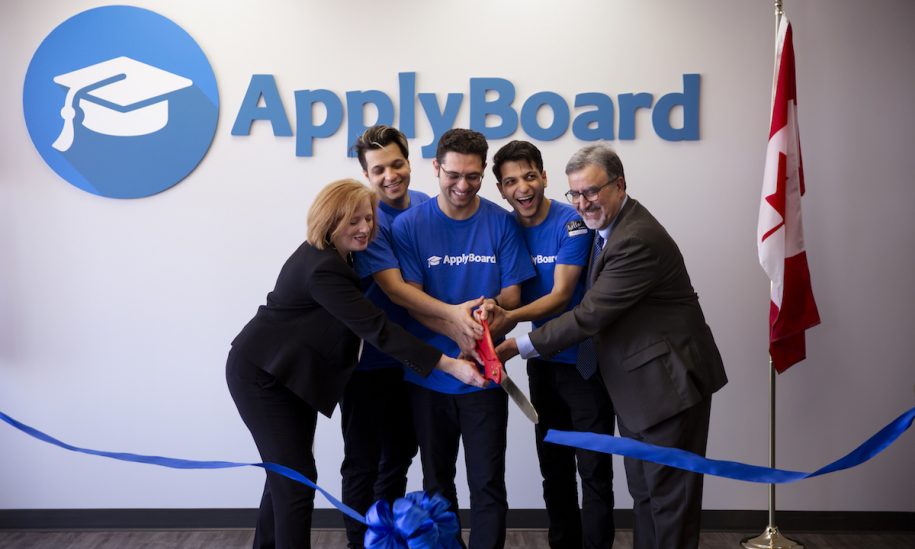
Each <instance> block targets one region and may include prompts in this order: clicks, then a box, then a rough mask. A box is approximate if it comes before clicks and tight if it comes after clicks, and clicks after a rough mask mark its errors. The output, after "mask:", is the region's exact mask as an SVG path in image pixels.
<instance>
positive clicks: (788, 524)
mask: <svg viewBox="0 0 915 549" xmlns="http://www.w3.org/2000/svg"><path fill="white" fill-rule="evenodd" d="M256 518H257V509H0V530H118V529H154V530H156V529H211V528H215V529H221V528H253V527H254V523H255V520H256ZM614 519H615V520H616V525H617V527H618V528H622V529H628V528H632V511H631V510H627V509H619V510H616V511H614ZM777 519H778V526H779V528H781V529H782V530H784V531H786V532H874V531H880V532H915V513H909V512H885V511H874V512H872V511H779V513H778V516H777ZM461 521H462V522H463V524H469V523H470V514H469V513H468V511H466V510H463V509H462V510H461ZM313 524H314V527H315V528H342V527H343V519H342V515H341V514H340V512H339V511H336V510H334V509H316V510H315V513H314V519H313ZM767 524H768V512H766V511H747V510H732V511H725V510H704V511H702V529H703V530H708V531H722V530H723V531H741V532H756V531H759V532H762V531H763V530H764V529H765V527H766V525H767ZM508 527H509V528H518V529H541V528H546V527H547V516H546V511H544V510H543V509H511V510H509V511H508Z"/></svg>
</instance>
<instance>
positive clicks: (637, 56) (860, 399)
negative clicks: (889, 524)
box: [0, 0, 915, 512]
mask: <svg viewBox="0 0 915 549" xmlns="http://www.w3.org/2000/svg"><path fill="white" fill-rule="evenodd" d="M134 4H136V5H140V6H143V7H148V8H150V9H153V10H155V11H157V12H159V13H161V14H163V15H165V16H166V17H169V18H171V19H172V20H173V21H175V22H176V23H177V24H179V25H181V26H182V27H183V28H184V29H185V30H187V31H188V32H189V33H190V34H191V35H192V36H193V37H194V38H195V39H196V40H197V42H198V43H199V44H200V45H201V46H202V48H203V49H204V51H205V52H206V54H207V56H208V57H209V60H210V62H211V64H212V66H213V68H214V71H215V73H216V77H217V80H218V82H219V86H220V100H221V109H220V121H219V126H218V129H217V131H216V138H215V140H214V142H213V145H212V148H211V149H210V151H209V154H208V155H207V157H206V158H205V159H204V161H203V162H202V163H201V164H200V166H199V167H198V169H197V170H196V171H195V172H194V173H192V174H191V175H190V176H189V177H188V178H187V179H185V180H184V181H183V182H182V183H180V184H179V185H177V186H176V187H174V188H172V189H170V190H168V191H166V192H163V193H161V194H159V195H156V196H153V197H150V198H145V199H139V200H113V199H106V198H100V197H97V196H94V195H90V194H87V193H85V192H83V191H80V190H78V189H76V188H75V187H72V186H71V185H69V184H67V183H66V182H65V181H63V180H62V179H60V178H59V177H57V176H56V174H55V173H53V172H52V171H51V170H50V169H49V168H48V167H47V166H46V165H45V163H44V162H43V161H42V159H41V158H40V156H39V155H38V154H37V152H36V151H35V149H34V148H33V146H32V144H31V142H30V140H29V137H28V133H27V131H26V128H25V123H24V120H23V116H22V114H21V113H22V102H21V99H22V82H23V79H24V76H25V71H26V68H27V66H28V63H29V60H30V59H31V56H32V54H33V53H34V51H35V49H36V48H37V46H38V45H39V44H40V43H41V40H42V39H43V38H44V37H45V36H46V35H47V34H48V33H49V32H50V31H51V30H52V29H53V28H54V27H55V26H56V25H58V24H59V23H60V22H62V21H63V20H65V19H67V18H69V17H71V16H72V15H74V14H76V13H78V12H80V11H82V10H84V9H88V8H90V7H95V6H96V5H99V4H98V3H96V2H85V1H68V2H64V1H57V0H55V1H50V0H48V1H44V2H31V3H25V2H9V3H6V4H5V5H4V9H3V11H4V16H3V17H2V18H0V51H3V55H2V57H0V74H3V75H4V78H3V79H0V97H2V102H3V104H4V105H5V108H4V109H3V110H2V112H3V115H2V120H3V125H2V128H0V410H3V411H4V412H6V413H8V414H10V415H12V416H13V417H16V418H18V419H20V420H22V421H25V422H27V423H31V424H33V425H35V426H37V427H39V428H42V429H45V430H47V431H48V432H50V433H51V434H53V435H56V436H58V437H60V438H62V439H64V440H65V441H67V442H71V443H74V444H77V445H81V446H87V447H92V448H100V449H109V450H121V451H132V452H138V453H155V454H162V455H169V456H181V457H188V458H197V459H230V460H242V461H244V460H250V461H256V460H257V454H256V452H255V449H254V445H253V443H252V442H251V439H250V436H249V434H248V433H247V431H246V430H245V428H244V426H243V424H242V422H241V421H240V420H239V418H238V415H237V413H236V411H235V408H234V406H233V404H232V401H231V399H230V398H229V394H228V391H227V390H226V387H225V381H224V374H223V367H224V360H225V355H226V352H227V350H228V344H229V342H230V341H231V339H232V337H233V336H234V335H235V334H236V333H237V331H238V330H239V329H240V328H241V326H242V325H243V324H244V323H245V322H246V321H247V320H248V318H249V317H250V316H251V315H252V314H253V313H254V311H255V309H256V307H257V306H258V305H259V304H260V303H262V301H263V299H264V296H265V295H266V293H267V292H268V291H269V290H270V289H271V288H272V284H273V282H274V278H275V276H276V273H277V272H278V270H279V267H280V266H281V264H282V262H283V261H284V260H285V258H286V257H287V256H288V254H289V253H290V252H291V251H292V250H293V249H294V247H295V246H296V245H297V244H298V243H299V242H300V241H301V240H302V239H303V237H304V232H305V212H306V210H307V208H308V205H309V204H310V202H311V200H312V198H313V197H314V196H315V194H316V193H317V191H318V189H319V188H320V187H321V186H322V185H323V184H324V183H326V182H328V181H330V180H332V179H337V178H339V177H342V176H350V175H352V176H358V174H359V170H358V164H357V163H356V161H355V160H352V159H347V158H346V157H345V156H344V155H343V154H342V151H343V150H344V146H345V145H344V141H345V132H344V131H342V130H341V131H340V132H339V133H338V134H337V135H336V136H334V138H332V139H328V140H324V141H322V142H319V143H318V144H317V145H316V153H317V154H316V156H315V157H313V158H297V157H296V156H295V154H294V140H293V138H288V137H286V138H276V137H274V136H273V135H272V134H271V132H270V131H269V125H267V124H265V123H264V124H259V125H256V126H255V128H254V131H253V134H252V135H251V136H250V137H233V136H231V135H230V133H229V132H230V129H231V126H232V123H233V122H234V118H235V114H236V112H237V109H238V106H239V105H240V102H241V99H242V97H243V95H244V92H245V89H246V86H247V83H248V80H249V78H250V75H251V74H254V73H272V74H274V75H276V79H277V83H278V85H279V87H280V91H281V93H282V95H283V100H284V102H285V104H286V107H287V109H288V112H289V115H290V118H292V117H293V115H294V108H293V105H294V102H293V91H294V90H296V89H308V88H322V87H326V88H330V89H333V90H334V91H336V92H337V93H339V94H342V93H343V92H344V91H346V90H352V89H370V88H378V89H382V90H385V91H386V92H388V93H389V94H391V95H392V96H396V92H397V73H398V72H400V71H415V72H417V74H418V77H417V87H418V88H419V91H429V92H437V93H439V94H440V96H441V95H444V94H445V93H446V92H451V91H458V92H465V93H466V92H467V91H468V80H469V78H470V77H476V76H497V77H503V78H507V79H509V80H511V81H512V82H513V83H514V84H515V86H516V88H517V91H518V95H519V97H522V98H523V97H527V96H528V95H530V94H531V93H533V92H535V91H541V90H551V91H556V92H559V93H560V94H562V95H563V96H564V97H566V98H571V97H573V96H574V95H575V94H576V93H580V92H585V91H603V92H605V93H608V94H610V95H612V96H614V97H615V96H616V94H618V93H623V92H638V91H649V92H653V93H655V94H656V97H657V95H658V94H663V93H667V92H668V91H675V90H679V87H680V85H681V84H680V79H681V75H682V74H683V73H693V72H695V73H700V74H701V75H702V95H701V109H702V110H701V115H700V121H701V136H702V138H701V140H700V141H698V142H687V143H670V142H665V141H662V140H661V139H660V138H658V137H657V136H656V135H655V134H654V132H653V131H652V129H651V126H650V118H648V117H644V118H641V119H640V121H639V125H638V134H637V136H638V138H637V139H636V140H635V141H629V142H621V143H617V145H618V149H619V151H620V154H621V156H622V159H623V161H624V163H625V166H626V170H627V175H628V178H627V179H628V181H629V190H630V193H631V195H632V196H634V197H636V198H637V199H639V200H641V201H642V202H644V204H646V205H647V207H648V208H649V209H651V210H652V211H653V213H655V215H656V216H657V217H658V218H659V219H660V220H662V222H663V223H664V224H665V225H666V226H667V228H668V230H669V231H670V232H671V233H672V235H673V236H674V237H675V238H676V240H677V241H678V242H679V244H680V246H681V248H682V250H683V253H684V255H685V257H686V260H687V265H688V267H689V269H690V272H691V275H692V279H693V283H694V285H695V287H696V289H697V291H698V292H699V294H700V298H701V301H702V305H703V308H704V309H705V312H706V315H707V317H708V320H709V323H710V325H711V326H712V329H713V331H714V332H715V335H716V338H717V341H718V343H719V345H720V347H721V351H722V354H723V356H724V359H725V362H726V365H727V369H728V375H729V377H730V380H731V381H730V383H729V384H728V385H727V386H726V387H725V388H724V389H723V390H722V391H721V392H719V393H718V394H717V395H716V397H715V402H714V406H713V410H712V426H711V437H710V442H709V451H708V453H709V456H711V457H715V458H720V459H731V460H739V461H746V462H750V463H755V464H761V465H764V464H766V460H767V437H768V435H767V416H768V404H767V403H768V400H767V393H766V387H767V379H768V377H767V354H766V349H767V340H766V333H767V324H766V322H767V314H768V303H767V301H768V286H767V280H766V278H765V276H764V274H763V273H762V271H761V269H760V268H759V266H758V264H757V260H756V247H755V244H754V241H755V230H756V216H757V211H758V201H759V192H760V185H761V177H762V168H763V158H764V154H765V148H766V139H767V135H768V131H767V130H768V126H767V125H768V110H769V91H770V86H771V66H772V47H773V40H774V37H773V34H774V28H773V27H774V23H773V17H772V13H771V5H772V2H770V1H764V0H757V1H755V2H749V1H743V2H730V1H724V0H700V1H696V2H676V1H672V0H670V1H654V2H622V1H604V0H587V1H581V2H572V3H562V4H560V3H557V2H546V1H522V0H505V1H501V2H484V1H482V0H468V1H465V2H461V3H459V4H455V3H433V2H420V1H418V0H416V1H401V2H396V3H377V2H355V3H354V2H340V3H332V2H299V1H292V0H287V1H282V2H281V1H274V2H258V3H255V2H237V3H225V2H216V1H211V0H207V1H197V2H179V1H161V2H151V1H145V0H137V1H135V2H134ZM786 8H787V10H788V14H789V16H790V17H791V19H792V22H793V24H794V28H795V36H796V47H797V52H798V73H799V75H798V78H799V82H798V88H799V89H798V93H799V118H800V128H801V137H802V143H803V147H804V149H803V151H804V160H805V171H806V176H807V185H808V191H809V192H808V195H807V197H806V199H805V202H804V215H805V219H804V222H805V223H804V224H805V230H806V241H807V246H808V250H809V252H808V255H809V259H810V267H811V271H812V275H813V283H814V291H815V294H816V297H817V300H818V304H819V308H820V313H821V316H822V319H823V323H822V325H821V326H820V327H818V328H815V329H814V330H812V331H811V332H810V333H809V335H808V356H809V358H808V360H807V361H805V362H803V363H801V364H800V365H798V366H796V367H795V368H793V369H791V370H789V371H788V372H787V373H786V374H784V375H782V376H780V377H779V380H778V420H779V428H778V442H779V451H778V454H779V456H778V464H779V465H780V466H782V467H785V468H789V469H795V470H812V469H814V468H816V467H819V466H821V465H823V464H825V463H827V462H829V461H831V460H833V459H835V458H837V457H839V456H841V455H843V454H844V453H846V452H847V451H849V450H850V449H852V448H853V447H854V446H856V445H857V444H858V443H859V442H861V441H862V440H863V439H864V438H866V437H867V436H869V435H871V434H872V433H873V432H875V431H876V430H877V429H878V428H880V427H882V426H883V425H884V424H885V423H887V422H888V421H889V420H890V419H892V418H894V417H896V415H898V414H899V413H901V412H902V411H904V410H906V409H908V408H909V407H911V406H912V405H913V403H915V399H913V383H915V369H913V367H912V359H911V351H912V348H913V344H912V334H913V333H915V321H913V318H912V314H911V311H913V310H915V292H913V290H912V286H911V283H910V278H911V273H912V271H913V268H915V261H913V235H915V216H913V213H915V190H913V174H915V155H913V154H912V153H911V150H910V149H911V146H912V144H913V143H915V111H913V109H912V106H911V101H912V97H913V93H915V64H913V63H912V61H911V57H912V54H913V53H915V35H913V33H912V32H911V29H910V24H911V22H912V21H913V20H915V17H913V16H915V4H913V3H911V2H909V1H907V0H898V1H890V0H883V1H879V2H874V3H870V4H861V3H860V2H851V1H848V0H842V1H828V0H807V1H805V2H794V1H790V0H789V1H788V2H786ZM465 101H466V100H465ZM395 104H396V103H395ZM467 117H468V112H467V106H466V103H465V105H464V107H463V108H462V110H461V113H460V116H459V119H458V125H466V124H467V120H468V118H467ZM417 128H418V133H419V135H418V136H417V139H416V140H414V141H413V143H412V144H411V146H412V149H411V151H412V153H413V157H414V160H413V168H414V177H413V180H414V185H415V188H418V189H420V190H423V191H426V192H429V193H433V194H434V193H435V192H436V188H435V186H434V180H433V179H432V177H431V176H432V171H431V166H430V163H429V161H427V160H424V159H422V158H421V157H420V154H419V147H420V146H422V145H425V144H427V143H428V142H429V141H430V140H431V132H430V130H429V127H428V125H426V124H424V122H423V119H422V118H421V117H420V116H417ZM516 137H519V138H522V137H523V135H522V134H520V133H519V134H517V135H516ZM503 143H504V141H498V142H493V143H492V144H491V147H492V148H491V150H492V151H493V152H494V151H495V150H496V149H497V148H498V147H499V146H501V145H502V144H503ZM582 145H583V143H582V142H579V141H577V140H576V139H575V138H574V137H573V136H572V134H571V132H569V133H568V134H566V135H565V136H563V137H562V138H561V139H559V140H557V141H554V142H551V143H542V150H543V152H544V156H545V159H546V163H547V166H546V169H547V172H548V174H549V175H550V176H551V186H550V189H549V194H550V196H552V197H554V198H560V197H561V193H562V192H563V191H564V190H565V180H564V177H563V176H562V172H563V167H564V163H565V161H566V160H567V159H568V157H569V156H570V155H571V153H572V152H573V151H575V150H576V149H577V148H578V147H580V146H582ZM483 195H484V196H486V197H488V198H491V199H499V197H498V194H497V192H496V191H495V188H494V185H493V182H492V179H491V175H490V176H488V177H487V179H486V180H484V191H483ZM509 368H510V370H511V371H512V373H513V374H514V376H515V377H516V378H520V379H521V380H522V381H523V380H524V375H523V366H522V364H521V363H520V362H517V361H514V362H512V363H510V364H509ZM509 430H510V432H509V446H510V448H509V453H508V463H509V471H508V474H507V483H508V489H509V494H510V505H511V506H512V507H514V508H537V507H542V500H541V498H540V487H539V480H538V479H539V476H538V475H539V473H538V469H537V466H536V459H535V458H534V444H533V433H532V429H531V426H530V425H529V424H528V423H527V422H526V420H525V419H524V418H523V416H521V415H520V414H518V413H515V411H513V412H512V414H511V418H510V425H509ZM912 437H913V435H912V434H911V433H909V434H906V435H905V436H903V438H902V439H901V440H900V441H899V442H898V443H897V444H896V445H895V446H893V447H891V448H889V449H888V450H887V451H886V452H885V453H884V454H882V455H881V456H879V457H878V458H877V459H876V460H874V461H873V462H870V463H868V464H866V465H864V466H862V467H859V468H857V469H854V470H852V471H846V472H841V473H838V474H834V475H830V476H827V477H825V478H819V479H816V480H812V481H807V482H802V483H800V484H797V485H789V486H786V487H784V488H781V489H780V490H779V509H782V510H851V511H910V512H911V511H915V495H913V494H915V480H913V478H915V477H913V475H912V473H911V468H912V463H915V444H913V438H912ZM0 448H2V451H0V486H3V489H2V490H0V508H7V509H25V508H39V509H40V508H143V507H150V508H161V507H164V508H168V507H174V508H187V507H254V506H256V505H257V502H258V499H259V496H260V488H261V485H262V475H263V473H262V472H261V471H260V470H254V469H251V470H227V471H219V472H207V471H200V472H195V471H174V470H168V469H160V468H156V467H149V466H141V465H134V464H125V463H120V462H114V461H110V460H105V459H100V458H95V457H89V456H82V455H77V454H72V453H69V452H65V451H63V450H60V449H57V448H53V447H51V446H48V445H46V444H43V443H39V442H37V441H34V440H32V439H30V438H28V437H26V436H24V435H22V434H20V433H18V432H16V431H14V430H12V429H10V428H6V427H0ZM316 454H317V458H318V467H319V470H320V475H321V477H320V479H319V482H320V483H321V484H322V485H323V486H325V487H326V488H328V489H330V490H331V491H333V492H337V493H339V476H338V473H337V471H338V469H339V463H340V460H341V458H342V455H341V454H342V443H341V440H340V435H339V425H338V422H337V418H336V417H335V418H334V419H332V420H329V421H328V420H326V419H322V420H321V421H319V426H318V438H317V443H316ZM623 478H624V474H623V470H622V464H621V462H617V468H616V480H617V481H616V493H617V498H618V499H617V501H618V506H619V507H621V508H623V507H627V506H628V505H629V504H630V503H631V501H630V499H629V497H628V495H627V494H626V489H625V483H624V481H623ZM419 480H420V472H419V470H418V468H416V467H414V470H413V471H412V477H411V485H412V486H413V487H418V486H419ZM461 483H463V476H462V477H461ZM461 498H462V504H463V505H464V506H466V505H467V504H468V501H467V497H466V489H463V488H462V489H461ZM318 505H319V506H326V505H327V504H326V502H324V501H323V500H321V499H320V498H319V501H318ZM765 506H766V489H765V487H764V486H758V485H748V484H742V483H738V482H732V481H725V480H720V479H714V478H710V479H708V481H707V483H706V494H705V508H707V509H762V508H765Z"/></svg>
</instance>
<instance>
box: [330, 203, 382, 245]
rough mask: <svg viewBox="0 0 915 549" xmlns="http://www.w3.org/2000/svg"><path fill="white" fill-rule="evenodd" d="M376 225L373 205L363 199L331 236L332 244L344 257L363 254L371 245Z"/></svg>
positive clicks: (342, 220) (341, 221)
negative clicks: (358, 253)
mask: <svg viewBox="0 0 915 549" xmlns="http://www.w3.org/2000/svg"><path fill="white" fill-rule="evenodd" d="M374 224H375V211H374V210H373V209H372V203H371V202H370V201H369V200H368V199H363V200H362V201H361V202H360V204H359V207H357V208H356V210H355V211H354V212H353V215H352V216H350V217H349V218H344V219H341V220H340V223H339V225H337V229H336V230H335V234H334V235H333V236H331V242H332V243H333V245H334V247H335V248H337V252H339V253H340V255H341V256H343V257H346V255H347V254H349V253H352V252H361V251H363V250H365V249H366V247H368V245H369V240H370V237H371V235H372V227H373V226H374Z"/></svg>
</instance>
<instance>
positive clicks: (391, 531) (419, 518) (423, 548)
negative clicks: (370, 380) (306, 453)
mask: <svg viewBox="0 0 915 549" xmlns="http://www.w3.org/2000/svg"><path fill="white" fill-rule="evenodd" d="M0 419H2V420H3V421H5V422H6V423H8V424H10V425H12V426H13V427H15V428H16V429H19V430H20V431H22V432H23V433H25V434H27V435H29V436H32V437H34V438H37V439H38V440H41V441H44V442H47V443H48V444H53V445H54V446H58V447H60V448H63V449H65V450H70V451H71V452H79V453H81V454H89V455H92V456H101V457H106V458H111V459H117V460H120V461H131V462H134V463H146V464H150V465H159V466H161V467H170V468H172V469H230V468H234V467H260V468H262V469H266V470H267V471H272V472H274V473H277V474H279V475H283V476H284V477H286V478H289V479H292V480H294V481H296V482H300V483H302V484H304V485H305V486H308V487H310V488H314V489H315V490H317V491H318V492H321V494H322V495H323V496H324V497H325V498H327V501H329V502H331V503H332V504H333V506H334V507H336V508H337V509H339V510H340V511H342V512H344V513H346V514H347V515H349V516H350V517H352V518H354V519H355V520H358V521H359V522H361V523H363V524H365V525H367V526H368V531H367V532H366V535H365V536H366V537H365V546H366V548H367V549H456V548H459V547H460V544H459V543H458V541H457V539H458V538H457V536H458V534H459V531H460V527H459V526H458V521H457V516H456V515H455V514H454V513H452V512H451V511H449V510H448V507H449V505H450V504H449V502H448V500H447V499H445V498H444V497H442V496H440V495H438V494H436V495H434V496H429V495H428V494H426V493H425V492H412V493H410V494H407V496H406V497H405V498H401V499H398V500H397V501H395V502H394V511H393V512H392V511H391V506H390V505H389V504H388V503H387V502H386V501H379V502H376V503H375V504H374V505H372V507H371V508H370V509H369V511H368V513H367V517H363V516H362V515H361V514H359V513H358V512H356V511H355V510H353V508H351V507H349V506H348V505H346V504H345V503H343V502H342V501H339V500H338V499H337V498H335V497H334V496H332V495H331V494H330V493H329V492H327V491H326V490H324V489H323V488H321V487H320V486H318V485H317V484H315V483H314V482H313V481H312V480H311V479H309V478H308V477H306V476H305V475H303V474H302V473H299V472H298V471H296V470H294V469H290V468H289V467H286V466H285V465H279V464H277V463H270V462H265V463H240V462H236V461H199V460H193V459H180V458H170V457H163V456H147V455H142V454H130V453H125V452H105V451H102V450H92V449H90V448H80V447H79V446H73V445H72V444H67V443H66V442H63V441H60V440H58V439H56V438H54V437H52V436H50V435H48V434H46V433H43V432H41V431H39V430H38V429H35V428H34V427H30V426H28V425H26V424H24V423H22V422H20V421H17V420H15V419H13V418H11V417H10V416H8V415H6V414H4V413H3V412H0Z"/></svg>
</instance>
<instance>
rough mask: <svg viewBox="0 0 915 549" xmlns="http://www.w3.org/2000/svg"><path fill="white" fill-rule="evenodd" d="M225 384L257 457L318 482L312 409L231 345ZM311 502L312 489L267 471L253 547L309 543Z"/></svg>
mask: <svg viewBox="0 0 915 549" xmlns="http://www.w3.org/2000/svg"><path fill="white" fill-rule="evenodd" d="M226 382H227V383H228V385H229V392H230V393H231V394H232V399H233V400H234V401H235V406H236V407H237V408H238V413H239V414H240V415H241V418H242V421H244V422H245V425H247V426H248V430H249V431H251V435H252V436H253V437H254V443H255V444H256V445H257V450H258V452H260V456H261V460H262V461H269V462H272V463H278V464H280V465H285V466H287V467H290V468H292V469H295V470H296V471H298V472H300V473H302V474H303V475H305V476H306V477H308V478H309V479H311V480H312V481H314V482H317V480H318V471H317V469H316V468H315V458H314V454H313V453H312V445H313V443H314V438H315V425H316V424H317V421H318V413H317V411H316V410H315V409H314V408H312V407H311V406H309V405H308V404H306V403H305V401H303V400H302V399H300V398H299V397H298V396H296V395H295V394H294V393H293V392H292V391H290V390H289V389H287V388H286V387H285V386H284V385H283V384H282V383H280V382H279V381H277V380H276V378H274V377H273V376H272V375H270V374H269V373H267V372H265V371H264V370H262V369H260V368H259V367H258V366H257V365H256V364H253V363H251V362H250V361H248V360H247V359H245V358H244V357H243V356H241V353H239V352H238V351H236V350H235V349H233V350H232V351H230V352H229V358H228V361H227V362H226ZM314 500H315V491H314V490H313V489H311V488H309V487H307V486H305V485H304V484H300V483H298V482H296V481H294V480H291V479H288V478H286V477H284V476H282V475H278V474H275V473H271V472H269V471H268V472H267V481H266V482H265V484H264V493H263V496H262V497H261V503H260V511H259V512H258V515H257V528H256V530H255V534H254V547H255V548H268V547H269V548H274V547H275V548H277V549H302V548H305V549H307V548H309V547H311V514H312V511H313V510H314Z"/></svg>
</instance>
